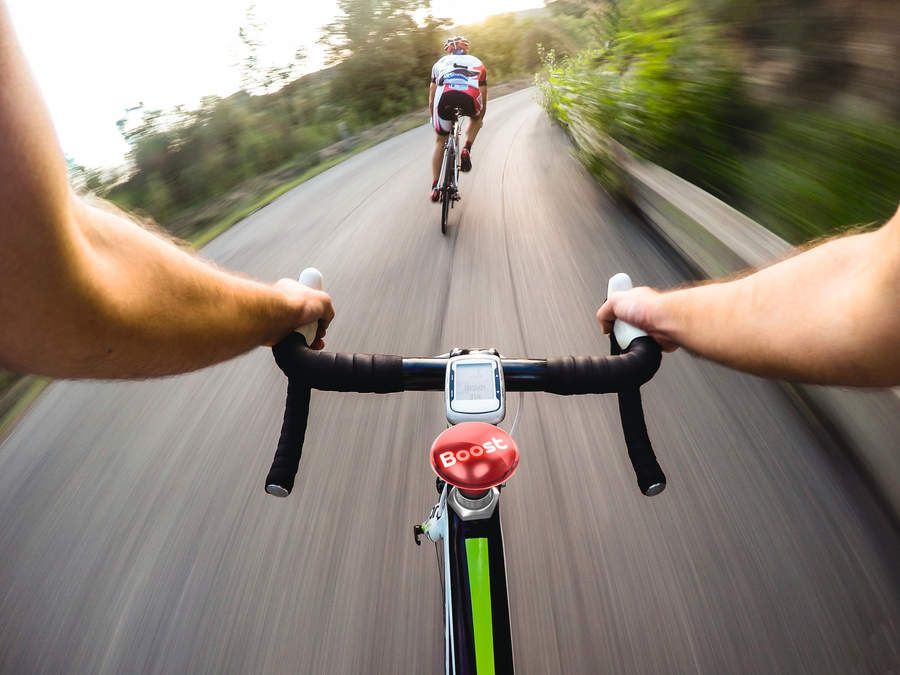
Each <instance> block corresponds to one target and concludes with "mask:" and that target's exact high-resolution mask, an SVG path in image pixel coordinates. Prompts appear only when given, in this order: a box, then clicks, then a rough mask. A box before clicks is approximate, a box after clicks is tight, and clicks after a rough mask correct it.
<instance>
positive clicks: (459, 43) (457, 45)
mask: <svg viewBox="0 0 900 675" xmlns="http://www.w3.org/2000/svg"><path fill="white" fill-rule="evenodd" d="M444 51H445V52H447V53H448V54H462V53H464V51H469V41H468V40H466V38H464V37H463V36H462V35H457V36H456V37H452V38H447V39H446V40H445V41H444Z"/></svg>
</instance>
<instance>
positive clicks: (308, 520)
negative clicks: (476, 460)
mask: <svg viewBox="0 0 900 675" xmlns="http://www.w3.org/2000/svg"><path fill="white" fill-rule="evenodd" d="M533 96H534V92H533V91H530V90H528V91H523V92H520V93H517V94H514V95H511V96H508V97H506V98H503V99H499V100H497V101H494V102H492V103H491V108H490V114H489V116H488V118H487V121H486V124H485V127H484V130H483V131H482V135H481V137H480V138H479V140H478V143H477V144H476V145H475V152H474V153H473V161H474V169H473V171H472V172H471V173H470V174H467V175H464V176H463V177H462V181H461V189H462V194H463V201H462V202H461V203H460V204H459V206H458V207H457V208H455V209H454V210H453V211H452V215H451V226H450V230H449V232H448V235H447V236H446V237H443V236H441V234H440V230H439V223H438V219H439V214H438V208H437V206H435V205H433V204H431V203H429V202H428V200H427V187H428V176H427V167H428V163H429V162H428V153H429V152H430V150H431V142H432V141H431V132H430V130H429V129H428V128H427V127H424V126H423V127H421V128H418V129H415V130H413V131H410V132H408V133H406V134H403V135H401V136H399V137H397V138H394V139H393V140H390V141H388V142H386V143H384V144H382V145H379V146H377V147H375V148H372V149H370V150H368V151H366V152H363V153H361V154H359V155H357V156H355V157H353V158H352V159H350V160H348V161H347V162H345V163H343V164H341V165H339V166H337V167H335V168H334V169H332V170H330V171H328V172H326V173H323V174H321V175H319V176H317V177H316V178H314V179H312V180H310V181H309V182H307V183H305V184H304V185H301V186H300V187H298V188H297V189H295V190H293V191H291V192H290V193H288V194H286V195H285V196H283V197H282V198H280V199H278V200H277V201H276V202H274V203H273V204H271V205H270V206H268V207H266V208H265V209H262V210H261V211H259V212H257V213H256V214H254V215H253V216H251V217H249V218H248V219H246V220H245V221H244V222H242V223H241V224H239V225H238V226H236V227H234V228H233V229H232V230H230V231H228V232H226V233H225V234H223V235H222V236H221V237H219V238H218V239H216V240H215V241H214V242H212V243H211V244H210V245H209V246H208V247H207V248H206V249H205V251H204V254H205V255H207V256H210V257H212V258H214V259H215V260H217V261H219V262H221V263H222V264H224V265H227V266H229V267H233V268H237V269H240V270H243V271H245V272H247V273H249V274H253V275H256V276H258V277H261V278H265V279H271V280H274V279H277V278H278V277H280V276H288V275H294V274H296V273H297V271H298V270H299V269H300V268H302V267H304V266H306V265H310V264H313V265H315V266H317V267H319V268H320V269H321V270H323V272H324V274H325V279H326V285H327V287H328V289H329V290H330V291H331V292H332V293H333V297H334V300H335V304H336V307H337V311H338V315H337V319H336V320H335V322H334V323H333V324H332V329H331V331H330V333H329V338H330V339H329V346H330V347H331V348H333V349H337V350H342V351H353V350H356V351H370V352H372V351H374V352H382V351H383V352H388V353H400V354H407V355H422V356H428V355H433V354H437V353H440V352H443V351H446V350H447V349H449V348H451V347H454V346H460V345H493V346H496V347H498V348H499V349H500V350H501V351H502V352H503V353H504V354H506V355H508V356H530V357H542V356H547V355H560V354H570V353H571V354H588V353H605V352H606V350H607V348H608V347H607V342H606V340H605V339H604V338H601V337H600V335H599V332H598V329H597V326H596V325H595V321H594V318H593V315H594V312H595V310H596V308H597V306H598V304H599V303H600V302H601V300H602V298H603V296H604V293H605V288H606V279H607V278H608V277H609V276H610V275H612V274H613V273H615V272H617V271H620V270H625V271H628V272H629V273H631V274H632V276H633V277H634V278H635V279H636V280H639V281H640V282H642V283H649V284H659V285H670V284H675V283H678V282H680V281H682V280H684V279H686V278H687V272H686V271H685V270H684V269H683V268H682V267H681V266H680V265H679V264H678V263H677V262H676V261H675V260H674V257H673V256H672V254H671V252H670V251H669V250H667V249H666V247H665V246H664V245H663V244H661V243H660V242H659V241H658V240H657V239H656V238H655V237H654V236H653V235H652V234H651V233H650V232H649V231H648V230H647V229H646V227H645V226H644V225H643V224H642V223H641V222H639V221H638V220H636V219H635V218H634V217H633V216H631V215H629V214H627V213H625V212H623V211H622V210H620V209H618V208H617V207H616V206H615V205H614V204H612V203H611V202H610V201H609V200H608V199H607V198H606V197H605V196H604V194H603V193H602V192H600V191H599V190H598V189H597V188H596V186H595V184H594V182H593V181H592V180H591V178H590V177H589V176H588V175H587V173H586V172H585V171H584V170H583V168H582V167H581V166H580V165H579V164H578V163H577V162H576V161H575V160H574V159H573V158H572V157H571V147H570V145H569V144H568V142H567V140H566V138H565V136H564V135H563V134H562V132H561V131H560V130H559V129H558V128H556V127H555V126H553V125H552V124H551V123H550V122H549V121H548V119H547V118H546V117H545V115H544V114H543V113H542V111H541V109H540V108H539V107H538V106H537V105H536V104H535V103H534V102H533V100H532V99H533ZM284 389H285V382H284V380H283V379H282V377H281V375H280V372H279V371H277V369H276V367H275V366H274V363H273V362H272V359H271V356H270V353H269V352H268V351H267V350H263V349H260V350H257V351H255V352H253V353H251V354H248V355H246V356H244V357H242V358H240V359H237V360H235V361H232V362H230V363H228V364H224V365H221V366H218V367H215V368H210V369H207V370H205V371H202V372H199V373H194V374H191V375H187V376H183V377H177V378H170V379H166V380H161V381H155V382H132V383H86V382H60V383H57V384H54V385H53V386H51V387H50V388H49V390H48V391H47V392H46V393H45V394H44V395H43V396H42V397H41V398H40V399H39V401H38V402H37V403H36V404H35V405H34V406H33V408H32V409H31V411H30V412H29V413H28V415H27V416H26V417H25V418H24V419H23V420H22V421H21V422H20V423H19V425H18V426H17V428H16V429H15V430H14V432H13V433H12V434H11V435H10V436H9V437H8V438H7V439H6V441H5V442H4V443H3V444H2V446H0V671H2V672H3V673H59V672H67V673H125V672H128V673H135V672H144V673H201V672H229V673H427V672H438V670H439V668H440V664H441V654H442V645H441V640H442V629H441V619H440V608H439V593H438V576H437V569H436V566H435V560H434V555H433V553H432V551H431V550H430V548H429V547H421V548H417V547H416V546H415V545H414V544H413V538H412V524H413V523H414V522H419V521H421V520H422V519H423V518H424V517H425V515H426V513H427V510H428V508H429V507H430V506H431V504H432V503H433V501H434V498H435V495H434V488H433V481H432V478H431V472H430V468H429V466H428V462H427V450H428V447H429V446H430V443H431V440H432V439H433V437H434V436H435V435H436V434H437V433H438V432H439V431H440V430H441V428H442V403H441V398H440V394H434V393H432V394H406V395H400V394H392V395H387V396H381V397H376V396H368V397H365V396H361V395H339V394H320V393H314V395H313V407H312V417H311V422H310V428H309V433H308V436H307V444H306V451H305V455H304V460H303V465H302V474H301V477H300V478H299V480H298V485H297V487H296V489H295V492H294V494H293V495H291V497H290V498H289V499H286V500H278V499H274V498H272V497H269V496H267V495H266V494H265V493H264V491H263V480H264V477H265V475H266V472H267V469H268V466H269V462H270V460H271V453H272V450H273V449H274V444H275V440H276V438H277V435H278V431H279V425H280V418H281V413H282V403H283V396H284ZM644 396H645V398H644V400H645V407H646V410H647V415H648V424H649V427H650V433H651V436H652V437H653V439H654V440H655V444H656V449H657V454H658V455H659V457H660V460H661V463H662V465H663V467H664V469H665V470H666V471H667V473H668V477H669V487H668V489H667V490H666V492H664V493H663V494H662V495H661V496H659V497H656V498H653V499H648V498H645V497H643V496H641V495H640V493H639V492H638V490H637V487H636V486H635V484H634V476H633V474H632V470H631V467H630V465H629V463H628V461H627V458H626V456H625V451H624V448H623V442H622V439H621V432H620V429H619V424H618V418H617V409H616V403H615V399H614V398H612V397H606V398H600V397H581V398H564V397H554V396H551V395H532V396H529V398H528V399H527V400H526V403H525V405H526V408H525V410H524V413H523V419H522V420H521V422H520V427H519V431H518V433H517V437H518V441H519V446H520V449H521V451H522V462H521V465H520V468H519V471H518V474H517V475H516V477H515V479H514V480H513V482H512V483H511V485H510V487H509V489H508V490H506V491H505V492H504V500H503V514H504V532H505V536H506V552H507V558H508V576H509V583H510V604H511V610H512V615H513V636H514V641H515V659H516V663H517V667H518V669H519V670H520V672H523V673H593V672H612V673H688V672H700V673H715V674H721V673H741V672H745V673H774V672H780V673H842V674H843V673H873V672H887V671H890V670H891V669H893V672H897V670H898V668H900V655H898V645H900V565H898V560H900V544H898V533H897V532H896V530H895V529H893V528H892V527H891V525H890V524H889V522H888V521H887V519H886V518H885V517H884V516H883V514H882V513H881V512H880V511H879V509H878V507H877V505H876V504H875V503H874V501H873V500H872V499H871V498H870V497H869V496H868V493H867V491H866V489H865V487H864V486H863V484H862V483H861V482H860V481H859V480H858V478H857V476H856V474H855V472H854V471H853V470H852V469H851V468H850V466H849V465H848V463H847V462H846V461H845V460H844V459H843V457H842V456H841V454H840V453H839V452H837V451H835V450H834V448H833V447H832V446H831V445H830V444H829V442H828V440H827V439H825V438H822V437H820V436H818V435H817V434H816V433H815V431H814V427H812V426H810V425H809V424H808V421H807V419H806V418H805V417H804V416H803V415H802V414H801V413H800V412H798V411H797V409H796V408H795V407H794V406H793V405H792V404H791V403H790V401H789V400H788V399H787V398H786V396H785V395H784V394H783V392H782V390H781V389H779V387H777V386H776V385H774V384H770V383H767V382H764V381H761V380H758V379H755V378H751V377H747V376H743V375H738V374H735V373H731V372H728V371H726V370H724V369H722V368H719V367H717V366H714V365H711V364H709V363H705V362H702V361H700V360H698V359H695V358H693V357H691V356H689V355H687V354H684V353H676V354H674V355H671V356H668V357H666V358H665V361H664V363H663V367H662V369H661V371H660V374H659V375H658V376H657V377H656V378H655V379H654V380H653V382H652V383H650V384H649V385H647V386H646V387H645V394H644ZM515 405H516V401H515V399H514V398H513V399H512V400H511V405H510V408H511V409H514V408H515Z"/></svg>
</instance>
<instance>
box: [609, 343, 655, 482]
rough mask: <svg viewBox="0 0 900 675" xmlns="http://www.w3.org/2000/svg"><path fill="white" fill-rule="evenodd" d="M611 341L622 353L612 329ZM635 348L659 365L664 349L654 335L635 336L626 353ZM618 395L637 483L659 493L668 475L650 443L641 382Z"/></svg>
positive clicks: (620, 414) (623, 428)
mask: <svg viewBox="0 0 900 675" xmlns="http://www.w3.org/2000/svg"><path fill="white" fill-rule="evenodd" d="M609 341H610V348H611V351H612V354H613V356H616V355H618V354H621V353H622V350H621V348H620V347H619V344H618V343H617V342H616V338H615V335H613V334H612V333H611V334H610V336H609ZM636 352H643V353H644V354H646V356H644V357H643V358H646V359H649V358H651V357H652V358H654V359H655V362H656V366H657V367H658V366H659V362H660V359H661V352H660V348H659V345H658V344H656V341H655V340H653V338H651V337H639V338H636V339H635V340H633V341H632V343H631V345H630V346H629V348H628V351H626V352H625V353H624V355H625V356H627V355H628V354H632V353H636ZM653 353H655V356H653ZM620 358H621V357H620ZM655 370H656V368H654V372H655ZM651 375H652V373H651ZM648 379H649V378H648ZM618 398H619V416H620V417H621V419H622V432H623V433H624V434H625V446H626V447H627V448H628V458H629V459H630V460H631V466H632V467H634V474H635V476H636V477H637V484H638V487H639V488H640V490H641V492H642V493H643V494H645V495H647V496H648V497H652V496H654V495H658V494H659V493H660V492H662V491H663V490H664V489H665V487H666V475H665V474H664V473H663V470H662V468H661V467H660V466H659V462H658V461H656V455H655V454H654V453H653V445H652V444H651V443H650V436H649V435H648V434H647V424H646V423H645V422H644V406H643V404H642V403H641V390H640V386H639V385H638V386H635V387H632V388H628V389H623V390H622V391H620V392H619V394H618Z"/></svg>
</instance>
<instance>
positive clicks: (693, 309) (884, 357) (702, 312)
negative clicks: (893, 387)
mask: <svg viewBox="0 0 900 675" xmlns="http://www.w3.org/2000/svg"><path fill="white" fill-rule="evenodd" d="M890 236H891V233H890V232H888V231H887V230H886V229H883V230H881V231H879V232H874V233H867V234H861V235H855V236H851V237H845V238H841V239H837V240H833V241H831V242H828V243H826V244H823V245H821V246H819V247H816V248H813V249H810V250H807V251H805V252H803V253H801V254H799V255H797V256H795V257H793V258H790V259H788V260H785V261H782V262H780V263H778V264H775V265H772V266H771V267H768V268H765V269H763V270H760V271H759V272H756V273H755V274H752V275H750V276H747V277H744V278H742V279H737V280H735V281H730V282H724V283H715V284H709V285H705V286H699V287H695V288H690V289H684V290H679V291H673V292H671V293H664V294H662V295H660V296H659V299H658V300H659V307H658V309H657V311H656V315H657V317H658V318H659V322H660V323H659V325H658V326H657V330H658V331H660V332H661V333H662V334H663V335H664V336H665V337H666V338H667V339H669V340H671V342H673V343H675V344H678V345H681V346H684V347H686V348H687V349H689V350H691V351H693V352H695V353H697V354H700V355H702V356H704V357H706V358H709V359H712V360H714V361H718V362H720V363H723V364H725V365H728V366H730V367H733V368H737V369H739V370H744V371H747V372H751V373H755V374H758V375H763V376H769V377H778V378H784V379H791V380H803V381H809V382H818V383H826V384H827V383H843V384H856V385H871V386H878V385H890V384H894V383H896V382H897V381H898V379H900V361H898V352H900V349H898V344H897V339H898V334H900V333H898V331H900V326H898V312H900V310H898V301H900V286H898V277H897V274H896V269H894V270H892V269H891V268H890V266H886V265H884V264H881V263H879V261H878V260H879V258H878V255H877V254H878V253H879V249H880V248H883V247H885V246H890V245H892V242H891V240H890Z"/></svg>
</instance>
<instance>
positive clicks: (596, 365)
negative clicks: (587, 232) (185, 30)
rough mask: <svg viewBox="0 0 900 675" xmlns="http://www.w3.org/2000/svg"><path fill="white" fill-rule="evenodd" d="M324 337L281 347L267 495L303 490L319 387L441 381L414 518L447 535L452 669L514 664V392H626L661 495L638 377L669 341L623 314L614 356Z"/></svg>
mask: <svg viewBox="0 0 900 675" xmlns="http://www.w3.org/2000/svg"><path fill="white" fill-rule="evenodd" d="M304 274H306V272H305V273H304ZM301 281H303V277H302V276H301ZM308 285H313V284H308ZM318 287H319V288H321V285H319V286H318ZM630 287H631V280H630V279H629V278H628V276H627V275H625V274H617V275H616V276H615V277H613V278H612V279H610V283H609V291H610V292H614V291H618V290H626V289H627V288H630ZM314 337H315V326H312V327H310V328H307V329H306V335H305V336H304V335H302V334H300V333H293V334H291V335H290V336H288V337H287V338H285V339H284V340H283V341H282V342H280V343H278V344H277V345H275V347H273V353H274V356H275V361H276V362H277V364H278V366H279V367H280V368H281V369H282V371H284V373H285V374H286V375H287V377H288V386H287V402H286V404H285V412H284V422H283V426H282V429H281V436H280V438H279V440H278V448H277V450H276V452H275V459H274V461H273V462H272V468H271V470H270V471H269V474H268V476H267V478H266V492H268V493H269V494H271V495H275V496H277V497H287V496H288V495H289V494H290V492H291V490H292V489H293V487H294V479H295V476H296V473H297V469H298V467H299V464H300V457H301V451H302V447H303V438H304V435H305V433H306V426H307V418H308V416H309V402H310V391H311V389H319V390H327V391H342V392H361V393H379V394H384V393H389V392H400V391H441V390H443V391H444V406H445V414H446V417H447V421H448V424H449V426H448V428H447V429H446V430H445V431H443V432H442V433H441V434H440V435H439V436H438V437H437V438H436V439H435V441H434V443H433V444H432V446H431V450H430V453H429V457H430V462H431V467H432V469H433V470H434V473H435V474H436V475H437V478H436V485H437V489H438V493H439V495H440V496H439V499H438V501H437V503H436V504H435V505H434V506H433V507H432V508H431V511H430V513H429V514H428V516H427V518H425V520H424V521H423V522H421V523H417V524H415V525H414V526H413V536H414V539H415V543H416V544H419V543H420V542H421V540H422V538H427V539H428V540H430V541H433V542H434V543H435V545H436V546H440V545H441V544H443V552H442V555H441V552H440V551H439V554H438V560H439V568H440V577H441V580H442V591H443V600H444V613H443V620H444V655H443V661H444V672H445V673H448V674H451V673H452V674H462V673H476V674H477V675H484V674H486V673H504V674H505V673H512V672H514V664H513V642H512V635H511V631H510V622H509V602H508V593H507V585H506V564H505V555H504V549H503V534H502V530H501V524H500V495H501V492H502V490H503V489H504V488H506V486H507V483H508V482H509V480H510V479H511V478H512V476H513V474H514V473H515V470H516V467H517V466H518V463H519V451H518V448H517V446H516V442H515V440H514V439H513V437H512V431H514V428H515V424H516V421H514V422H513V428H512V429H511V430H510V432H506V431H504V430H503V429H501V428H500V427H499V426H496V425H498V424H499V423H500V422H501V421H502V420H503V419H504V417H505V415H506V393H507V392H510V391H519V392H526V391H531V392H535V391H543V392H550V393H554V394H561V395H573V394H604V393H613V392H615V393H618V399H619V413H620V417H621V421H622V429H623V432H624V435H625V442H626V446H627V449H628V455H629V458H630V459H631V463H632V466H633V467H634V471H635V474H636V476H637V483H638V487H639V488H640V490H641V492H642V493H643V494H645V495H647V496H653V495H656V494H659V493H660V492H662V490H663V489H664V488H665V485H666V477H665V475H664V474H663V472H662V469H661V468H660V466H659V463H658V462H657V460H656V456H655V455H654V453H653V448H652V446H651V443H650V439H649V436H648V434H647V427H646V424H645V423H644V412H643V407H642V404H641V396H640V386H641V385H642V384H644V383H645V382H647V381H648V380H649V379H650V378H651V377H653V375H654V374H655V372H656V370H657V369H658V368H659V364H660V359H661V354H660V349H659V346H658V345H657V344H656V342H654V340H653V339H652V338H650V337H649V336H647V335H646V333H644V332H642V331H640V330H638V329H636V328H634V327H632V326H629V325H628V324H625V323H622V322H616V324H615V326H614V329H613V333H612V334H611V335H610V343H611V346H612V356H608V357H597V356H584V357H574V356H564V357H557V358H548V359H508V358H503V357H502V356H500V354H499V353H498V352H497V351H496V350H495V349H454V350H452V351H450V352H449V353H447V354H443V355H441V356H438V357H434V358H404V357H400V356H390V355H386V354H342V353H334V352H325V351H312V350H310V349H307V344H308V343H309V341H311V340H312V339H314ZM521 397H522V395H521V394H520V401H519V406H518V410H517V413H516V417H518V415H519V412H521V407H522V401H521Z"/></svg>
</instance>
